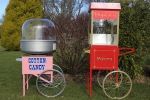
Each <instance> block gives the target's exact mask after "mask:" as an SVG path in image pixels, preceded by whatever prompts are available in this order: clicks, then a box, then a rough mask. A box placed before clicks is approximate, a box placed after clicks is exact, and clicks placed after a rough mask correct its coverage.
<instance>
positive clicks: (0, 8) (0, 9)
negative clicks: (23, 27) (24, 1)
mask: <svg viewBox="0 0 150 100" xmlns="http://www.w3.org/2000/svg"><path fill="white" fill-rule="evenodd" d="M8 3H9V0H0V19H2V18H3V17H2V16H3V15H4V14H5V8H6V7H7V5H8Z"/></svg>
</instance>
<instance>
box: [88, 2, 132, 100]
mask: <svg viewBox="0 0 150 100" xmlns="http://www.w3.org/2000/svg"><path fill="white" fill-rule="evenodd" d="M120 10H121V6H120V3H96V2H93V3H91V7H90V14H91V20H90V26H91V27H90V30H89V44H90V49H89V50H87V51H86V52H87V53H90V67H89V74H88V78H87V88H88V90H89V94H90V97H92V72H93V71H94V70H98V71H99V72H98V74H97V81H98V83H99V85H100V87H102V88H103V91H104V93H105V94H106V95H107V96H108V97H109V98H111V99H123V98H125V97H126V96H127V95H128V94H129V93H130V91H131V89H132V81H131V78H130V77H129V75H128V74H127V73H125V72H123V71H120V70H119V68H118V57H119V56H122V55H124V54H129V53H132V52H134V49H133V48H119V47H118V43H119V11H120ZM122 50H124V51H125V52H124V53H120V51H122ZM104 72H105V73H104ZM103 75H106V76H105V77H104V76H103Z"/></svg>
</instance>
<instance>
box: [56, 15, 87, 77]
mask: <svg viewBox="0 0 150 100" xmlns="http://www.w3.org/2000/svg"><path fill="white" fill-rule="evenodd" d="M87 21H88V15H86V14H81V15H79V16H77V18H74V19H73V18H69V17H64V18H61V19H59V18H58V19H57V20H56V21H54V22H55V25H56V33H57V38H58V41H59V43H58V44H57V50H56V53H55V58H54V60H55V62H56V63H57V64H58V65H60V66H61V67H62V68H63V70H64V72H66V73H68V74H70V75H75V74H77V73H80V71H81V70H82V71H83V69H85V68H88V65H87V64H88V63H89V62H87V59H88V58H87V57H86V55H85V53H84V51H83V49H84V48H85V47H86V46H87V35H88V34H87Z"/></svg>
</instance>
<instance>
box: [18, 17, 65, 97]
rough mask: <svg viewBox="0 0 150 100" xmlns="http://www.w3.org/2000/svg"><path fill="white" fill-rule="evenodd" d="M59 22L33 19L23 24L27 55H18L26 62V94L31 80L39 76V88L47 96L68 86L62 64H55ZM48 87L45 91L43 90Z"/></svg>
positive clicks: (52, 95)
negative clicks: (56, 32)
mask: <svg viewBox="0 0 150 100" xmlns="http://www.w3.org/2000/svg"><path fill="white" fill-rule="evenodd" d="M54 31H55V25H54V23H53V22H52V21H51V20H48V19H29V20H27V21H25V22H24V24H23V25H22V39H21V41H20V47H21V51H23V52H25V53H26V54H27V55H24V56H22V57H21V58H17V59H16V61H21V62H22V75H23V78H22V83H23V84H22V88H23V89H22V90H23V91H22V93H23V96H25V94H26V90H27V89H28V88H29V80H30V78H31V77H32V76H36V77H37V80H36V88H37V90H38V92H39V93H40V94H41V95H43V96H45V97H56V96H58V95H60V94H61V93H62V92H63V91H64V88H65V85H66V81H65V77H64V74H63V70H62V69H61V67H59V66H58V65H56V64H54V63H53V55H52V53H53V52H54V51H55V50H56V35H55V32H54ZM43 90H44V91H43Z"/></svg>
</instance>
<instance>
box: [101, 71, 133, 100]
mask: <svg viewBox="0 0 150 100" xmlns="http://www.w3.org/2000/svg"><path fill="white" fill-rule="evenodd" d="M131 89H132V81H131V78H130V77H129V75H128V74H126V73H125V72H123V71H112V72H110V73H108V74H107V75H106V76H105V78H104V80H103V91H104V93H105V94H106V95H107V96H108V97H109V98H111V99H123V98H125V97H126V96H128V94H129V93H130V92H131Z"/></svg>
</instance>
